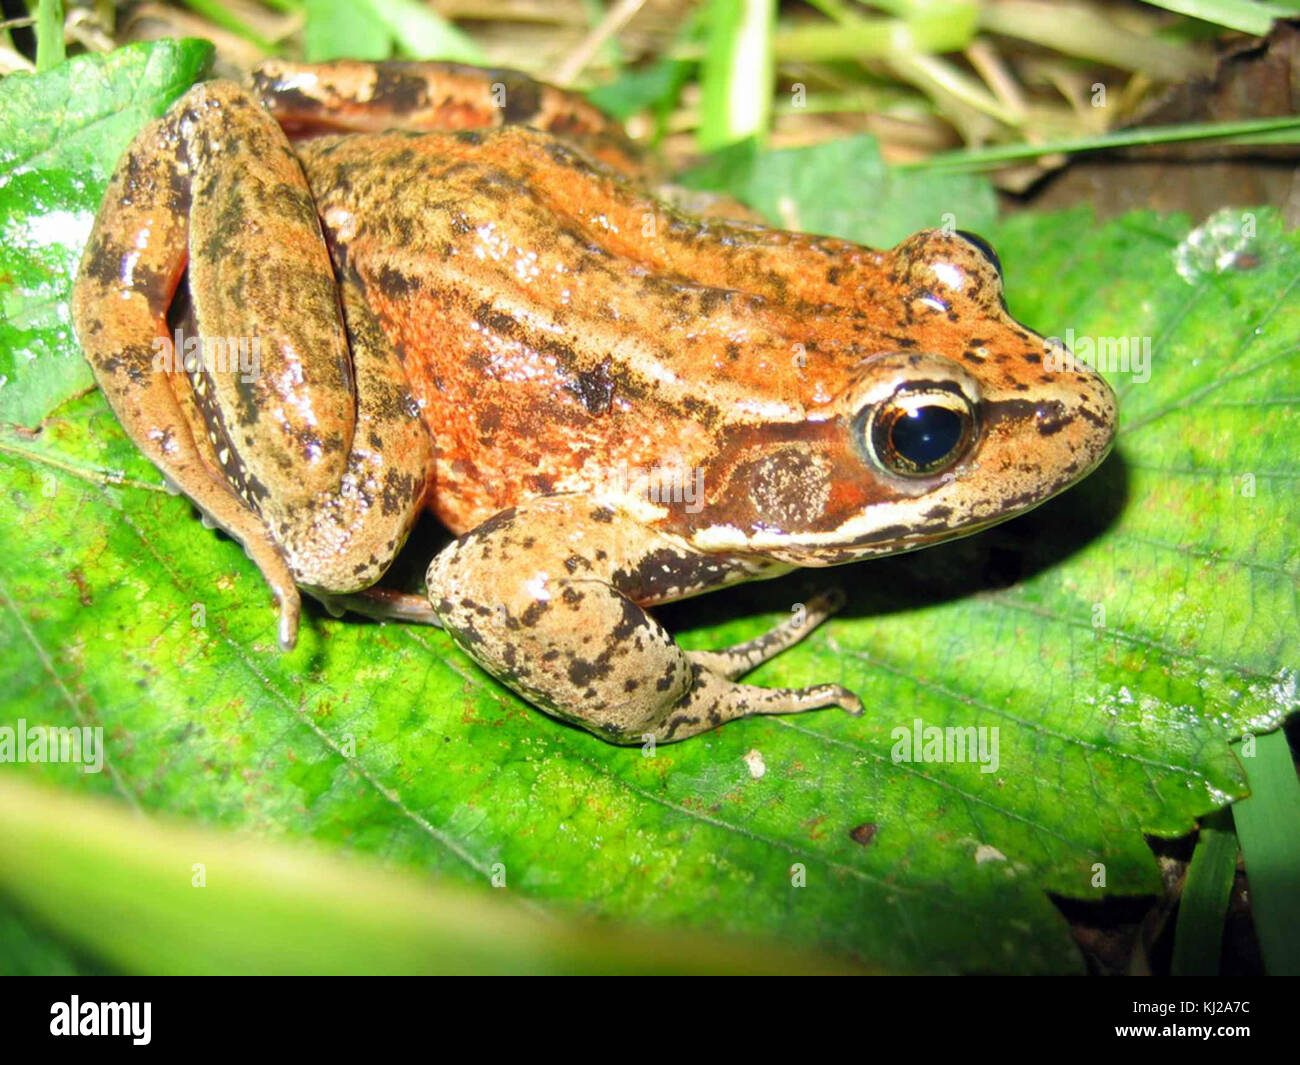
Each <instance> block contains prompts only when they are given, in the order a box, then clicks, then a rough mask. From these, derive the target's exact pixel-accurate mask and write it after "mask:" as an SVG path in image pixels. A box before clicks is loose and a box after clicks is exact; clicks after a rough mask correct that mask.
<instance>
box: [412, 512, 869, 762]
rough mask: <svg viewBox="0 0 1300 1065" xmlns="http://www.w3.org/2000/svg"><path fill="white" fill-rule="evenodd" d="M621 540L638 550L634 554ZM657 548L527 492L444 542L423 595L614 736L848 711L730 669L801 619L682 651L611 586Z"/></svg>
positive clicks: (494, 663) (527, 681) (536, 689)
mask: <svg viewBox="0 0 1300 1065" xmlns="http://www.w3.org/2000/svg"><path fill="white" fill-rule="evenodd" d="M593 514H596V515H598V516H597V517H596V518H595V519H594V520H591V516H592V515H593ZM629 544H636V545H638V548H637V553H636V554H635V555H629V554H628V553H627V550H626V545H629ZM666 546H668V545H667V543H666V542H665V541H663V540H661V539H659V538H657V537H656V536H655V535H654V534H653V533H652V532H650V531H648V530H646V529H644V528H642V527H640V526H638V525H636V524H635V523H634V522H633V521H632V519H630V518H628V517H626V516H624V515H619V514H613V515H611V512H610V511H608V510H602V509H601V508H600V507H598V506H597V505H596V504H594V503H592V502H590V501H588V500H585V499H584V498H583V497H581V496H557V497H551V498H548V499H541V500H536V501H534V502H532V503H529V504H526V505H524V506H522V507H519V508H517V509H515V510H511V511H503V512H502V513H501V514H499V515H497V516H496V517H494V518H492V519H490V520H489V521H487V522H485V523H484V524H483V525H481V526H479V528H478V529H475V530H474V531H472V532H470V533H468V534H466V535H465V536H463V537H461V538H460V539H459V540H457V541H455V542H454V543H452V544H450V545H449V546H448V547H447V548H445V549H444V550H443V551H442V552H441V553H440V554H439V555H438V557H437V558H435V559H434V561H433V564H432V565H431V566H430V568H429V577H428V590H429V598H430V601H431V603H432V604H433V607H434V610H435V611H436V612H437V614H438V616H439V618H440V620H441V621H442V623H443V626H444V627H445V628H447V629H448V630H449V631H450V632H451V633H452V635H453V636H454V637H455V639H456V641H457V643H459V644H460V645H461V647H463V648H464V649H465V650H466V651H467V652H468V653H469V654H470V655H471V656H473V657H474V659H475V660H476V661H478V662H479V664H480V665H482V666H483V667H484V668H485V669H487V670H488V671H489V672H491V673H492V674H493V675H494V676H496V677H497V678H498V679H499V680H501V681H502V682H503V683H505V684H508V685H509V686H510V687H512V688H514V689H515V690H516V691H518V692H519V693H520V694H521V695H523V696H524V697H525V698H527V699H529V700H530V701H532V702H534V703H535V704H537V705H538V706H540V707H542V708H543V709H545V710H548V711H549V712H551V713H553V714H555V715H556V716H558V717H561V718H564V719H566V720H569V721H573V722H574V723H576V724H579V725H582V726H583V727H584V728H587V729H589V730H590V731H592V732H594V733H596V734H597V735H599V736H602V737H604V738H605V739H608V740H611V741H613V742H615V743H639V742H641V741H642V739H643V737H644V736H646V735H653V736H655V737H656V738H657V739H659V740H661V741H672V740H680V739H685V738H686V737H688V736H693V735H695V734H697V733H699V732H704V731H706V730H708V729H711V728H713V727H715V726H717V725H721V724H723V723H724V722H727V721H732V720H735V719H736V718H740V717H748V716H750V715H751V714H786V713H797V712H800V711H803V710H814V709H820V708H822V707H828V706H842V707H844V708H845V709H856V708H857V706H858V705H859V704H858V703H857V700H856V698H855V697H854V696H853V695H852V694H851V693H850V692H848V691H846V690H845V689H844V688H841V687H840V686H839V685H817V686H815V687H811V688H786V689H769V688H759V687H754V686H751V685H746V684H738V683H736V682H735V681H734V680H732V679H731V678H730V677H729V676H727V672H739V671H742V670H743V668H752V666H753V665H756V664H757V662H758V661H762V660H763V658H765V657H768V656H770V654H772V653H775V650H779V649H781V648H782V647H785V646H788V645H789V644H790V643H792V642H795V640H796V639H797V638H799V636H801V635H802V634H804V633H806V632H807V631H808V630H810V629H811V628H812V625H811V624H808V625H806V626H805V627H804V629H803V630H802V632H801V633H799V634H798V635H796V636H793V637H792V636H791V634H790V632H789V631H788V627H782V628H781V629H779V630H778V632H779V633H780V635H778V636H777V637H776V638H775V639H774V640H770V641H762V640H760V641H751V644H749V645H742V647H741V648H740V649H739V652H738V654H737V655H731V654H729V653H728V652H726V651H723V652H712V653H703V652H701V653H687V652H686V651H683V650H682V649H681V648H680V647H678V646H677V644H676V642H675V641H674V640H673V638H672V636H671V635H669V633H668V632H667V631H666V630H665V629H664V628H663V627H662V626H661V625H660V624H659V623H658V622H656V621H655V620H654V619H653V618H652V617H650V616H649V615H648V614H647V613H646V612H645V611H644V610H643V609H641V607H639V606H638V605H636V604H635V603H633V602H632V601H631V600H630V599H628V598H627V597H626V596H625V595H623V594H622V593H621V592H619V591H618V590H617V589H616V588H615V587H614V585H613V583H612V580H613V578H614V574H615V573H616V572H620V571H621V572H623V573H624V574H626V573H628V572H630V571H631V570H632V569H634V568H635V567H637V566H638V565H641V564H647V560H648V559H649V558H652V557H653V556H654V554H655V552H656V551H662V550H663V549H664V548H665V547H666ZM760 643H761V645H762V646H761V647H760V646H759V645H760ZM742 659H743V660H744V661H743V662H742Z"/></svg>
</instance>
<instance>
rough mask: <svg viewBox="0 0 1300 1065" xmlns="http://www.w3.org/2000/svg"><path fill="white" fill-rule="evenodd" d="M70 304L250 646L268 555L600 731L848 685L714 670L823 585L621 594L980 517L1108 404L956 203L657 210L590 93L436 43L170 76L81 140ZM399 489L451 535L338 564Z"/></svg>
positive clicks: (310, 585)
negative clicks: (908, 215) (1007, 299)
mask: <svg viewBox="0 0 1300 1065" xmlns="http://www.w3.org/2000/svg"><path fill="white" fill-rule="evenodd" d="M863 195H870V190H865V189H864V190H863ZM184 294H187V298H186V299H179V298H178V297H180V296H182V295H184ZM74 311H75V320H76V328H77V332H78V335H79V336H80V339H81V341H82V344H83V345H84V347H85V351H86V355H87V357H88V358H89V360H90V362H91V365H92V366H93V367H94V371H95V375H96V378H97V379H98V381H99V384H100V386H101V388H102V389H103V391H104V394H105V395H106V396H107V397H108V401H109V403H110V404H111V405H112V407H113V410H114V411H115V412H116V414H117V416H118V418H119V419H120V420H121V422H122V425H123V426H124V427H125V429H126V431H127V432H128V433H129V434H130V436H131V438H132V439H133V440H134V441H135V443H136V444H137V445H138V446H139V447H140V448H141V449H142V450H143V451H144V453H145V454H146V455H148V457H149V458H150V459H151V460H152V461H153V463H154V464H155V465H156V466H157V467H158V468H159V469H160V470H161V471H162V472H163V474H164V475H165V476H166V477H167V478H168V480H169V481H170V482H171V483H172V485H173V486H175V487H177V488H179V489H180V491H182V492H184V493H185V494H186V495H187V496H188V497H189V498H190V499H191V500H192V501H193V502H194V503H195V504H196V506H197V507H198V508H199V509H200V511H201V512H202V513H203V514H204V515H206V516H207V517H208V518H209V519H210V520H211V521H212V522H215V523H216V524H217V525H218V526H220V527H221V528H222V529H224V530H226V531H227V532H228V533H229V534H230V535H231V536H233V537H235V538H236V539H238V540H239V541H240V542H241V543H242V544H243V545H244V547H245V549H246V550H247V552H248V554H249V555H250V557H251V558H252V559H253V561H254V562H255V563H256V564H257V566H258V567H259V568H260V570H261V572H262V574H263V575H264V576H265V578H266V580H267V581H268V582H269V584H270V586H271V588H272V589H273V590H274V592H275V594H276V596H277V597H278V599H279V603H280V611H281V614H280V618H281V624H280V640H281V643H282V645H284V646H286V647H288V646H292V644H293V641H294V638H295V634H296V630H297V624H298V616H299V596H298V589H299V588H302V589H305V590H306V591H308V592H310V593H311V594H313V595H316V596H318V597H320V598H322V599H323V600H326V601H333V600H334V599H335V597H337V596H341V595H345V594H349V595H351V598H350V599H348V600H346V601H347V602H348V603H349V604H350V605H355V604H356V603H368V604H369V605H370V606H372V607H373V606H375V605H376V604H379V603H384V602H387V603H389V604H390V609H391V611H392V613H393V614H395V615H398V616H407V617H409V616H416V617H421V616H422V617H423V618H424V620H429V621H436V622H438V623H440V624H441V625H442V626H443V627H444V628H446V630H447V631H448V632H449V633H450V634H451V636H452V637H453V638H454V639H455V640H456V642H457V643H458V644H459V645H460V646H461V647H462V648H464V650H465V651H466V652H467V653H468V654H470V655H471V656H473V658H474V659H475V660H477V661H478V662H479V663H480V664H481V665H482V666H483V668H485V669H486V670H488V671H489V672H490V673H492V674H493V675H494V676H495V677H497V678H499V679H500V680H501V681H503V682H504V683H506V684H508V685H509V686H510V687H511V688H513V689H514V690H515V691H517V692H519V693H520V694H521V695H522V696H524V697H525V698H526V699H528V700H530V701H531V702H533V703H534V704H536V705H537V706H539V707H541V708H542V709H544V710H546V711H547V712H549V713H551V714H554V715H556V716H557V717H560V718H563V719H564V720H566V721H570V722H574V723H576V724H578V725H581V726H582V727H584V728H586V729H589V730H591V731H592V732H594V733H596V734H597V735H599V736H602V737H604V738H605V739H607V740H611V741H613V742H615V743H639V742H642V740H643V738H644V737H645V736H647V735H653V736H654V737H656V738H657V739H658V740H659V741H661V742H662V741H669V740H679V739H682V738H684V737H687V736H693V735H695V734H697V733H699V732H702V731H705V730H707V729H711V728H713V727H714V726H716V725H720V724H722V723H723V722H726V721H731V720H733V719H735V718H740V717H746V716H748V715H751V714H787V713H795V712H799V711H803V710H813V709H817V708H819V707H827V706H840V707H842V708H843V709H845V710H848V711H850V712H853V713H857V712H860V711H861V704H860V703H859V701H858V699H857V697H856V696H855V695H854V694H853V693H852V692H850V691H848V690H846V689H845V688H843V687H840V686H839V685H836V684H818V685H815V686H812V687H807V688H793V689H769V688H761V687H755V686H751V685H745V684H740V683H737V678H738V677H740V676H742V675H744V674H745V673H746V672H748V671H749V670H751V669H753V668H754V667H755V666H756V665H758V664H759V663H760V662H763V661H765V660H767V659H768V658H770V657H772V656H773V655H775V654H777V653H778V652H780V651H781V650H782V649H784V648H786V647H789V646H790V645H791V644H793V643H795V642H796V641H798V640H799V639H801V638H802V637H803V636H804V635H805V634H806V633H807V632H808V631H810V630H811V629H812V628H813V627H814V626H815V625H816V624H817V623H818V622H820V621H821V620H822V619H823V618H824V617H825V616H826V615H827V614H828V613H829V612H831V611H832V610H833V609H834V608H835V607H836V605H837V603H836V600H835V597H834V596H833V595H824V596H821V597H818V598H817V599H815V600H814V601H812V602H810V603H808V604H807V609H806V610H805V611H795V613H794V616H793V618H792V620H791V621H788V622H787V623H785V624H783V625H781V626H779V627H778V628H776V629H775V630H773V631H772V632H770V633H768V634H767V635H765V636H761V637H759V638H757V639H754V640H751V641H749V642H747V643H744V644H740V645H738V646H735V647H728V648H724V649H721V650H718V651H685V650H683V649H682V648H680V647H678V645H677V644H676V642H675V641H674V640H673V638H672V637H671V636H670V635H669V634H668V633H667V632H666V631H665V630H664V629H663V628H662V627H661V626H660V625H659V624H658V623H657V622H656V621H655V620H654V619H653V618H652V617H651V616H650V615H649V614H647V613H646V610H645V608H646V607H651V606H654V605H655V604H657V603H664V602H668V601H669V600H674V599H681V598H683V597H686V596H692V595H696V594H698V593H700V592H706V591H710V590H712V589H716V588H721V587H723V586H725V585H729V584H733V583H735V582H737V581H746V580H754V579H760V578H768V577H775V576H777V575H779V574H782V573H786V572H788V571H790V570H791V569H793V568H795V567H799V566H830V565H835V564H838V563H842V562H851V561H853V560H855V559H862V558H866V557H868V556H873V555H887V554H892V553H895V552H899V551H909V550H912V549H913V548H918V547H923V546H925V545H927V544H933V543H937V542H939V541H943V540H950V539H952V538H953V537H957V536H964V535H967V534H969V533H972V532H975V531H977V530H979V529H983V528H986V527H987V526H989V525H992V524H993V523H995V522H1000V521H1004V520H1005V519H1007V518H1010V517H1012V516H1014V515H1016V514H1021V513H1023V512H1024V511H1026V510H1028V509H1029V508H1030V507H1033V506H1035V505H1037V504H1039V503H1041V502H1043V500H1045V499H1048V498H1049V497H1051V496H1053V495H1055V494H1056V493H1057V492H1060V491H1061V490H1062V489H1064V488H1066V487H1067V486H1069V485H1071V484H1073V483H1074V482H1076V481H1078V480H1079V479H1080V478H1081V477H1083V476H1085V475H1086V474H1087V473H1088V472H1089V471H1091V470H1092V469H1093V468H1094V467H1095V466H1096V465H1097V464H1098V463H1099V462H1100V461H1101V459H1102V458H1103V457H1104V456H1105V454H1106V452H1107V449H1108V448H1109V446H1110V443H1111V437H1112V435H1113V433H1114V428H1115V403H1114V397H1113V396H1112V394H1111V391H1110V389H1109V388H1108V387H1107V385H1106V384H1105V383H1104V382H1103V381H1102V379H1101V378H1100V377H1098V376H1096V375H1095V374H1093V373H1091V372H1088V371H1087V370H1086V369H1083V368H1080V369H1077V370H1075V369H1070V370H1068V371H1065V372H1061V371H1057V372H1052V371H1051V370H1050V369H1049V367H1048V366H1047V365H1046V364H1045V360H1044V353H1045V350H1048V349H1045V346H1044V341H1043V339H1042V338H1041V337H1040V336H1038V335H1037V334H1035V333H1033V332H1031V331H1030V330H1028V329H1026V328H1025V327H1023V326H1022V325H1020V324H1019V323H1018V322H1016V321H1015V320H1014V319H1013V318H1011V317H1010V315H1009V314H1008V313H1007V310H1006V308H1005V306H1004V304H1003V300H1002V283H1001V277H1000V274H999V266H998V262H997V259H996V257H995V256H994V254H993V253H992V251H991V250H990V249H989V248H988V246H987V245H985V244H984V243H983V242H982V241H981V240H979V239H978V238H975V237H971V236H969V235H966V234H962V233H948V232H944V231H941V230H930V231H927V232H922V233H918V234H916V235H915V236H913V237H911V238H909V239H907V240H905V241H903V242H902V243H901V244H899V245H898V246H897V247H896V248H894V249H893V250H892V251H874V250H872V249H870V248H865V247H861V246H859V245H856V244H851V243H848V242H846V241H843V240H833V239H830V238H827V237H815V236H806V235H803V234H799V233H788V232H783V231H781V230H777V229H770V228H766V227H764V226H760V225H756V224H754V223H752V222H746V221H736V220H732V219H728V218H722V217H708V218H704V217H695V216H691V215H688V214H686V213H684V212H682V211H679V210H678V209H676V208H674V207H672V206H670V205H668V204H667V203H666V202H663V201H661V200H659V199H656V198H655V197H654V196H652V195H651V194H650V193H649V192H647V191H646V190H645V189H644V188H643V186H642V185H641V184H640V183H639V181H638V175H637V163H636V158H635V152H634V150H633V149H632V147H631V146H630V144H629V142H627V141H626V140H624V139H623V138H622V136H621V135H620V134H619V132H618V130H617V129H616V128H615V127H614V126H613V124H612V122H611V121H610V120H608V119H606V118H605V117H603V116H602V115H601V114H600V113H599V112H598V111H596V110H594V109H593V108H592V107H591V106H590V105H588V104H586V103H584V102H582V101H581V100H579V99H577V98H575V97H572V96H569V95H568V94H566V93H563V92H561V91H559V90H557V89H554V88H551V87H549V86H543V85H539V84H538V83H536V82H533V81H531V80H529V79H527V78H525V77H523V76H522V75H519V74H516V73H513V72H506V71H480V70H474V69H470V68H464V67H455V66H449V65H446V64H433V63H429V64H415V63H390V64H377V65H375V64H361V63H339V64H331V65H329V66H317V67H309V66H289V65H286V64H283V63H275V64H268V65H264V66H263V67H262V68H261V69H260V70H259V71H258V72H257V73H256V75H255V78H254V86H253V90H252V91H251V92H249V91H245V90H244V89H242V88H240V87H239V86H238V85H236V84H234V83H231V82H222V81H218V82H210V83H207V84H203V85H199V86H197V87H196V88H194V89H191V90H190V91H189V92H188V93H186V94H185V95H184V96H183V97H182V98H181V99H180V100H178V101H177V102H176V104H175V105H174V106H173V107H172V108H171V110H170V111H169V112H168V113H167V114H166V115H165V116H164V117H163V118H161V119H159V120H158V121H155V122H153V123H151V124H150V125H148V126H147V127H145V129H144V130H143V131H142V132H141V133H140V134H139V136H138V137H137V138H136V139H135V141H134V143H133V144H132V145H131V147H130V149H129V150H128V151H127V153H126V155H125V157H124V158H123V159H122V161H121V163H120V165H119V166H118V168H117V171H116V173H115V175H114V176H113V179H112V183H111V185H110V186H109V189H108V194H107V197H106V199H105V201H104V205H103V207H102V209H101V210H100V212H99V218H98V221H97V222H96V225H95V229H94V233H93V235H92V236H91V239H90V243H89V246H88V247H87V249H86V253H85V258H84V260H83V261H82V264H81V271H80V275H79V277H78V279H77V283H76V288H75V292H74ZM185 314H188V315H189V316H190V317H189V318H188V319H186V321H188V323H189V324H190V326H191V328H192V329H193V330H194V332H195V333H197V334H198V335H199V336H201V337H205V338H210V337H220V338H254V339H256V340H257V341H258V348H257V350H258V354H259V358H258V363H257V367H256V372H255V373H249V372H248V367H247V366H246V365H244V364H243V363H242V362H241V363H239V364H236V363H235V360H233V359H226V360H224V362H223V360H221V359H219V358H218V359H211V358H204V359H201V360H192V361H190V362H188V363H182V360H180V359H177V360H175V362H173V363H172V364H168V363H167V362H166V361H165V360H163V361H160V360H159V358H158V352H159V350H160V340H161V338H167V337H171V336H172V335H173V330H174V328H175V323H176V321H177V320H178V318H183V317H184V315H185ZM423 508H429V509H430V510H431V511H432V512H433V513H434V514H435V515H436V516H437V518H438V519H439V520H440V521H441V522H442V523H444V524H445V525H446V526H447V527H448V528H449V529H450V530H451V531H452V532H453V533H455V534H457V535H458V536H459V539H457V540H454V541H453V542H452V543H451V544H450V545H449V546H447V547H446V548H445V549H444V550H443V551H441V552H440V553H439V554H438V555H437V557H436V558H434V560H433V562H432V564H431V566H430V567H429V572H428V600H427V603H426V602H425V601H424V600H423V599H419V600H418V602H419V604H420V608H419V609H416V608H414V607H413V606H412V603H413V602H414V601H416V597H413V596H408V597H405V598H403V597H400V596H399V597H394V596H390V597H388V598H387V599H385V598H384V596H383V595H382V594H381V593H379V592H378V591H375V590H372V591H371V592H369V593H366V592H365V590H366V589H370V588H371V586H372V585H374V584H375V582H376V581H378V580H379V578H380V577H381V576H382V575H383V573H384V571H385V569H386V568H387V567H388V565H389V563H390V562H391V561H392V559H393V556H394V554H395V553H396V552H397V551H398V549H399V548H400V547H401V546H402V543H403V540H404V539H405V538H406V535H407V533H408V531H409V530H410V528H411V526H412V523H413V522H414V521H415V519H416V517H417V516H418V515H419V514H420V512H421V510H422V509H423ZM356 593H363V594H361V595H360V596H358V595H357V594H356Z"/></svg>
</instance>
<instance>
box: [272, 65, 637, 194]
mask: <svg viewBox="0 0 1300 1065" xmlns="http://www.w3.org/2000/svg"><path fill="white" fill-rule="evenodd" d="M253 91H254V92H255V93H256V94H257V96H258V99H259V100H260V102H261V104H262V106H263V107H265V108H266V110H267V111H269V112H270V113H271V114H273V115H274V116H275V117H276V118H277V119H278V120H279V122H280V124H281V125H282V126H283V127H284V129H285V130H286V132H288V134H289V135H290V136H291V137H295V136H298V135H299V134H317V133H383V132H387V131H389V130H407V131H412V132H427V133H448V132H453V131H457V130H467V129H492V128H498V127H501V126H529V127H531V128H533V129H539V130H544V131H546V132H549V133H554V134H556V135H557V136H560V137H563V138H564V139H565V140H566V141H568V142H569V143H571V144H577V145H579V146H580V147H582V148H584V149H585V150H586V151H587V152H588V154H590V155H592V156H594V157H595V158H597V159H600V160H601V161H603V162H605V163H607V164H608V165H610V166H612V167H613V168H614V169H615V170H618V171H619V172H621V173H623V174H625V175H627V176H630V177H640V176H644V175H645V173H646V169H647V166H648V162H647V161H646V160H644V159H643V158H642V157H641V154H640V152H639V151H638V149H637V148H636V147H635V146H634V145H633V144H632V142H631V141H629V140H628V139H627V137H626V136H625V135H624V133H623V131H622V129H621V127H620V126H619V125H618V124H617V123H616V122H614V121H613V120H612V119H610V118H609V117H608V116H607V115H605V114H604V113H603V112H602V111H601V110H600V109H599V108H597V107H594V106H593V105H592V104H590V103H588V102H587V101H586V100H585V99H584V98H583V97H582V96H580V95H579V94H577V93H573V92H566V91H565V90H564V89H559V88H556V87H555V86H554V85H548V84H546V83H545V82H540V81H535V80H534V79H532V78H530V77H529V76H528V75H527V74H524V73H522V72H520V71H517V70H502V69H485V68H480V67H468V66H464V65H462V64H459V63H442V62H436V61H431V60H422V61H407V60H390V61H388V62H377V63H376V62H364V61H360V60H347V59H340V60H335V61H333V62H329V63H293V62H289V61H287V60H283V59H267V60H263V61H262V62H261V63H260V64H258V66H257V67H256V68H255V69H254V71H253Z"/></svg>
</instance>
